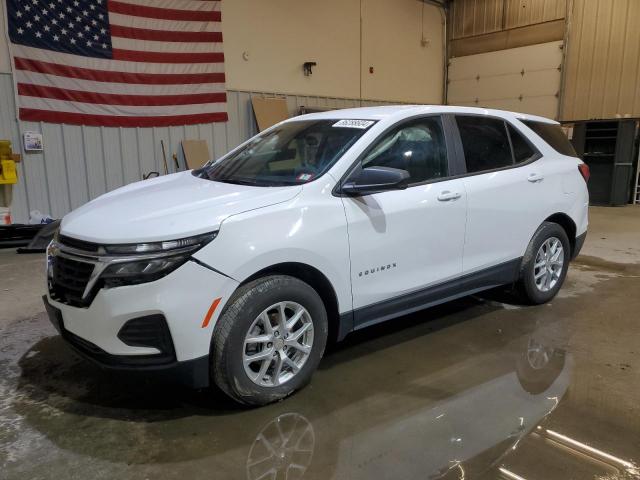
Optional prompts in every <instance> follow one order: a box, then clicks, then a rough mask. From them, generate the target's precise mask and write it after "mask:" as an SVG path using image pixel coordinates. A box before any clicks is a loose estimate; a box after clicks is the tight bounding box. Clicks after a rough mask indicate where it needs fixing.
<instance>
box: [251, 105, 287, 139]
mask: <svg viewBox="0 0 640 480" xmlns="http://www.w3.org/2000/svg"><path fill="white" fill-rule="evenodd" d="M251 104H252V105H253V113H254V115H255V117H256V122H257V124H258V131H259V132H262V131H263V130H266V129H267V128H269V127H271V126H273V125H275V124H276V123H278V122H281V121H283V120H286V119H287V118H289V110H288V109H287V101H286V99H284V98H274V97H271V98H269V97H253V98H252V99H251Z"/></svg>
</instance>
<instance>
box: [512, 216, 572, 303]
mask: <svg viewBox="0 0 640 480" xmlns="http://www.w3.org/2000/svg"><path fill="white" fill-rule="evenodd" d="M552 239H557V240H559V241H560V243H561V244H562V255H563V263H562V268H561V269H558V273H559V276H558V277H557V279H555V282H553V283H552V285H550V286H548V290H546V291H543V290H542V289H541V288H540V287H539V286H538V285H537V284H536V274H539V273H540V270H539V269H537V268H536V257H537V255H538V252H539V251H540V248H541V247H542V246H543V244H545V242H547V241H548V240H549V241H553V240H552ZM570 259H571V245H570V243H569V238H568V237H567V234H566V232H565V231H564V229H563V228H562V227H561V226H560V225H558V224H557V223H552V222H544V223H543V224H542V225H540V227H539V228H538V230H537V231H536V233H535V234H534V235H533V238H532V239H531V242H529V246H528V247H527V250H526V252H525V254H524V257H523V258H522V265H521V267H520V275H519V279H518V282H517V283H516V289H517V291H518V293H519V294H520V296H521V298H522V300H523V301H524V302H525V303H528V304H530V305H540V304H542V303H546V302H548V301H550V300H551V299H552V298H553V297H555V296H556V294H557V293H558V291H559V290H560V288H561V287H562V284H563V283H564V279H565V278H566V276H567V270H568V268H569V261H570Z"/></svg>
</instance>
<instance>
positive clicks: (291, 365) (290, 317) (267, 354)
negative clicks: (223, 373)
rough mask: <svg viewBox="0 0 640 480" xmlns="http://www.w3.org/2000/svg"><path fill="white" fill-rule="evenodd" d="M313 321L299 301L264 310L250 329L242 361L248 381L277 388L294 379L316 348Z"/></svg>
mask: <svg viewBox="0 0 640 480" xmlns="http://www.w3.org/2000/svg"><path fill="white" fill-rule="evenodd" d="M313 333H314V331H313V322H312V320H311V315H309V312H308V311H307V310H306V309H305V308H304V307H303V306H302V305H300V304H299V303H296V302H290V301H285V302H279V303H276V304H274V305H271V306H270V307H268V308H266V309H265V310H263V311H262V312H261V313H260V315H258V316H257V317H256V319H255V320H254V321H253V323H252V324H251V327H249V330H248V332H247V334H246V336H245V339H244V346H243V351H242V353H243V355H242V360H243V364H244V370H245V372H246V374H247V376H248V377H249V379H250V380H251V381H252V382H254V383H256V384H257V385H260V386H262V387H277V386H279V385H282V384H283V383H285V382H288V381H289V380H291V379H292V378H293V377H295V376H296V375H297V374H298V372H300V369H301V368H302V366H303V365H304V364H305V363H306V361H307V359H308V358H309V355H311V348H312V347H313V336H314V335H313Z"/></svg>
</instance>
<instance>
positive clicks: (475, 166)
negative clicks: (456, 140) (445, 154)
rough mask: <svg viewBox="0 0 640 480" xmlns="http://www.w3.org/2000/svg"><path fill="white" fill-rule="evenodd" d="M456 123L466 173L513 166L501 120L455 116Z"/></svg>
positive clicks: (504, 127) (507, 139)
mask: <svg viewBox="0 0 640 480" xmlns="http://www.w3.org/2000/svg"><path fill="white" fill-rule="evenodd" d="M456 122H457V124H458V130H459V131H460V137H461V139H462V148H463V150H464V158H465V162H466V164H467V172H469V173H474V172H482V171H484V170H493V169H495V168H502V167H508V166H510V165H513V157H512V156H511V146H510V145H509V137H507V129H506V126H505V123H504V121H503V120H499V119H496V118H486V117H481V116H468V117H466V116H457V117H456Z"/></svg>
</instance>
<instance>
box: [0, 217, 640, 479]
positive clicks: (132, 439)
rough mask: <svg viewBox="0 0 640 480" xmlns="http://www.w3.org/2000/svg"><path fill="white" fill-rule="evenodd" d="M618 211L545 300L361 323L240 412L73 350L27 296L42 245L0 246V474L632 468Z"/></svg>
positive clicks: (635, 311)
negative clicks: (19, 250)
mask: <svg viewBox="0 0 640 480" xmlns="http://www.w3.org/2000/svg"><path fill="white" fill-rule="evenodd" d="M624 210H627V209H624ZM624 210H623V209H609V210H608V211H605V210H604V209H603V211H604V213H601V212H600V211H596V215H594V216H595V217H596V218H593V217H594V216H592V223H596V225H594V227H593V231H595V232H596V233H597V234H598V217H599V216H602V217H603V218H604V219H605V220H606V221H609V217H610V215H611V213H610V212H614V213H615V214H617V215H621V216H622V217H621V218H622V220H620V222H618V223H624V225H625V226H624V227H620V226H617V227H616V228H618V229H619V230H620V232H619V233H620V235H622V236H621V237H617V236H616V231H615V228H609V229H607V235H609V236H610V239H609V241H610V245H609V246H608V244H607V238H606V237H603V236H596V235H594V236H593V238H591V234H590V237H589V239H588V241H587V245H586V246H585V250H584V253H585V255H583V256H581V257H579V259H578V261H577V262H575V263H574V264H573V265H572V267H571V269H570V273H569V277H568V279H567V282H566V283H565V286H564V287H563V289H562V291H561V292H560V295H559V296H558V297H557V298H556V299H555V300H554V301H553V302H552V303H551V304H549V305H543V306H538V307H524V306H521V305H518V304H517V303H514V301H513V299H512V298H511V297H510V296H509V295H508V294H507V293H505V292H501V291H497V292H491V293H489V294H486V295H483V296H482V297H468V298H465V299H461V300H459V301H456V302H453V303H450V304H447V305H443V306H440V307H436V308H431V309H428V310H424V311H422V312H418V313H416V314H413V315H410V316H407V317H403V318H401V319H397V320H394V321H391V322H388V323H387V324H383V325H379V326H376V327H372V328H369V329H366V330H363V331H361V332H358V333H357V334H354V335H351V336H349V337H348V338H347V340H346V341H345V342H342V343H340V344H338V345H334V346H332V347H331V348H330V350H329V351H328V352H327V354H326V356H325V358H324V360H323V361H322V363H321V366H320V370H319V371H318V372H317V373H316V374H315V376H314V377H313V380H312V382H311V384H310V385H309V386H308V387H306V388H305V389H304V390H302V391H300V392H299V393H297V394H295V395H294V396H293V397H291V398H289V399H287V400H285V401H283V402H279V403H277V404H274V405H270V406H267V407H263V408H257V409H248V410H247V409H244V408H240V407H238V406H236V405H235V404H233V403H232V402H230V401H229V400H227V399H226V398H225V397H224V396H223V395H222V394H220V393H218V392H215V391H204V392H194V391H190V390H186V389H178V388H175V387H172V386H169V385H167V384H162V383H157V382H151V381H149V380H145V379H144V378H131V377H129V376H126V375H114V374H109V373H106V372H103V371H101V370H99V369H97V368H96V367H94V366H93V365H91V364H88V363H87V362H85V361H83V360H81V359H79V358H78V357H76V356H75V355H74V354H73V353H72V352H71V351H70V350H69V349H68V348H67V347H66V345H64V344H63V342H62V341H61V340H60V338H59V337H57V336H56V335H55V331H54V329H53V327H51V326H50V324H49V323H48V320H47V319H46V318H45V316H44V313H42V308H40V307H39V306H38V303H37V302H38V298H37V295H38V294H39V293H41V292H40V288H39V285H42V282H43V278H42V272H41V269H42V263H43V261H42V258H41V256H29V257H19V256H16V255H14V254H9V253H6V252H4V253H2V254H0V300H1V302H2V313H0V479H52V478H56V479H58V478H64V479H72V478H74V479H75V478H78V479H89V478H91V479H93V478H96V479H102V478H104V479H112V478H118V479H169V478H181V479H201V478H202V479H205V478H206V479H249V480H257V479H288V480H294V479H374V478H375V479H378V478H380V479H418V478H419V479H427V478H446V479H461V478H465V479H469V478H481V479H492V478H505V479H516V480H517V479H519V478H525V479H528V480H530V479H556V478H557V479H595V478H602V479H605V478H606V479H614V478H618V479H639V478H640V472H638V470H637V465H638V464H640V401H639V397H640V326H639V323H638V322H640V254H635V253H636V251H635V250H634V249H637V247H638V246H639V245H640V210H638V209H635V216H629V214H628V212H627V213H625V212H624ZM631 210H633V209H631ZM625 215H626V216H625ZM603 221H604V220H603ZM616 225H617V224H616ZM629 232H631V233H632V234H631V235H630V237H629V236H628V234H629ZM634 232H635V234H634ZM598 235H599V234H598ZM627 238H631V239H632V240H633V239H635V243H634V242H633V241H632V242H631V243H630V244H629V245H628V246H627V243H628V241H627ZM627 251H631V252H633V253H632V254H627V253H625V252H627ZM593 253H596V254H597V255H592V254H593ZM621 260H625V261H624V262H623V261H621ZM21 312H24V314H22V315H21Z"/></svg>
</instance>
